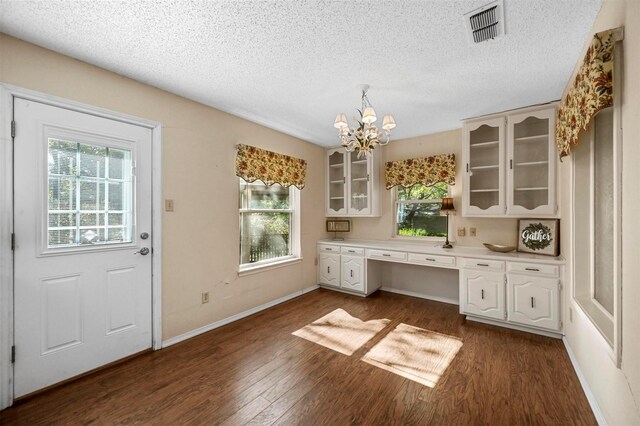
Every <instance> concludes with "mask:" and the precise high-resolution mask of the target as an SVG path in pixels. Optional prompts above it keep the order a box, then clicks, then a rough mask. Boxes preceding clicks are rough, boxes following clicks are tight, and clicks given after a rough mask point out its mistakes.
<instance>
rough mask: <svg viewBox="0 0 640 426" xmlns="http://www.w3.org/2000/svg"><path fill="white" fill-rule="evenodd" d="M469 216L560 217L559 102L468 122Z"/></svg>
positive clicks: (466, 207)
mask: <svg viewBox="0 0 640 426" xmlns="http://www.w3.org/2000/svg"><path fill="white" fill-rule="evenodd" d="M463 133H464V140H463V164H464V167H465V169H464V174H463V177H464V179H463V185H464V191H463V206H462V214H463V215H464V216H494V217H497V216H502V217H504V216H516V217H527V216H535V217H540V216H542V217H554V216H556V215H557V213H558V212H557V204H556V163H557V161H558V160H557V156H556V155H555V144H554V138H555V105H545V106H544V107H536V108H527V109H522V110H517V111H511V112H509V113H505V114H498V115H492V116H489V117H486V118H480V119H474V120H468V121H466V122H465V123H464V130H463Z"/></svg>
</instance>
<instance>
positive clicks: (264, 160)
mask: <svg viewBox="0 0 640 426" xmlns="http://www.w3.org/2000/svg"><path fill="white" fill-rule="evenodd" d="M237 148H238V152H237V154H236V175H237V176H239V177H241V178H242V179H244V180H246V181H247V182H254V181H256V180H260V181H262V182H263V183H264V184H265V185H273V184H274V183H278V184H280V185H282V186H284V187H289V186H291V185H293V186H296V187H298V188H299V189H302V188H304V178H305V176H306V174H307V162H306V161H305V160H301V159H299V158H295V157H290V156H288V155H284V154H278V153H276V152H272V151H267V150H266V149H261V148H256V147H254V146H249V145H238V147H237Z"/></svg>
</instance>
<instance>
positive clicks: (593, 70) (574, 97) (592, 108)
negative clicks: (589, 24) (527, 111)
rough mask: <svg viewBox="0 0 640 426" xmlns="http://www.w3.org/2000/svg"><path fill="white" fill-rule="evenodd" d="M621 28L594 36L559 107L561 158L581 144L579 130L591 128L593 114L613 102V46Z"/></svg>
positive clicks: (559, 148) (557, 134) (558, 137)
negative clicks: (579, 142)
mask: <svg viewBox="0 0 640 426" xmlns="http://www.w3.org/2000/svg"><path fill="white" fill-rule="evenodd" d="M620 39H621V29H618V30H609V31H603V32H601V33H598V34H596V35H594V36H593V40H592V41H591V45H590V46H589V49H588V50H587V53H586V55H585V57H584V60H583V61H582V65H581V66H580V69H579V70H578V73H577V75H576V77H575V79H574V80H573V82H572V83H571V85H572V86H571V88H570V89H569V91H568V93H567V95H566V97H565V98H564V100H563V102H562V104H561V105H560V108H559V109H558V120H557V123H556V144H557V145H558V151H559V152H560V159H562V157H565V156H567V155H569V153H570V152H571V147H572V146H576V145H577V144H578V134H579V133H580V131H582V130H587V129H588V128H589V123H590V122H591V119H592V118H593V116H594V115H596V114H597V113H598V111H600V110H601V109H604V108H607V107H610V106H612V105H613V83H614V82H613V47H614V44H615V42H616V41H618V40H620Z"/></svg>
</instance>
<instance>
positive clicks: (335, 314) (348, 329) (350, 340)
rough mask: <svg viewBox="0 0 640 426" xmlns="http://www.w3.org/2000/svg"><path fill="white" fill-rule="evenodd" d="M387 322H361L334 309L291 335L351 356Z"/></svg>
mask: <svg viewBox="0 0 640 426" xmlns="http://www.w3.org/2000/svg"><path fill="white" fill-rule="evenodd" d="M389 322H390V321H389V320H388V319H377V320H371V321H362V320H360V319H358V318H355V317H352V316H351V315H349V314H348V313H347V312H346V311H345V310H343V309H336V310H335V311H332V312H330V313H328V314H327V315H325V316H323V317H322V318H320V319H318V320H316V321H314V322H312V323H311V324H308V325H306V326H304V327H302V328H301V329H300V330H297V331H294V332H293V333H291V334H293V335H294V336H298V337H301V338H303V339H306V340H308V341H310V342H313V343H317V344H318V345H322V346H324V347H326V348H329V349H332V350H334V351H337V352H340V353H341V354H344V355H352V354H353V353H354V352H355V351H357V350H358V349H360V348H361V347H362V346H364V345H365V344H366V343H367V342H368V341H369V340H371V339H372V338H373V337H374V336H375V335H376V334H378V333H379V332H380V331H381V330H382V329H383V328H385V327H386V325H387V324H389Z"/></svg>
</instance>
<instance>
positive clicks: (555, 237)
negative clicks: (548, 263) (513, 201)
mask: <svg viewBox="0 0 640 426" xmlns="http://www.w3.org/2000/svg"><path fill="white" fill-rule="evenodd" d="M518 251H520V252H523V253H535V254H544V255H546V256H558V255H559V254H560V220H559V219H518Z"/></svg>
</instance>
